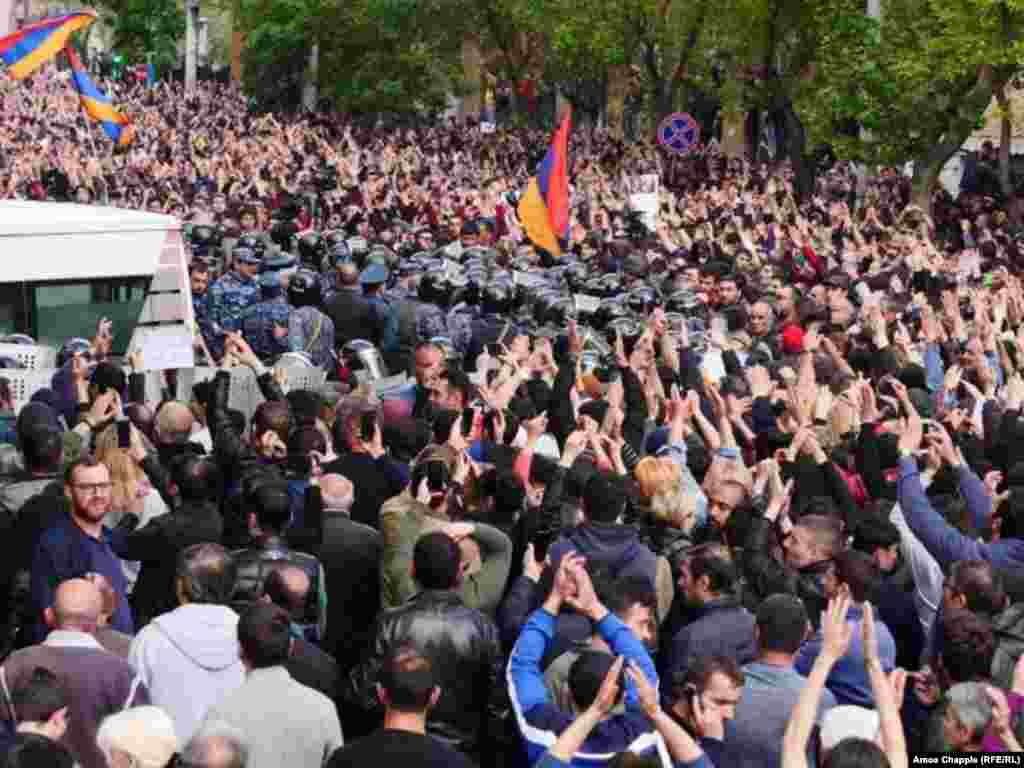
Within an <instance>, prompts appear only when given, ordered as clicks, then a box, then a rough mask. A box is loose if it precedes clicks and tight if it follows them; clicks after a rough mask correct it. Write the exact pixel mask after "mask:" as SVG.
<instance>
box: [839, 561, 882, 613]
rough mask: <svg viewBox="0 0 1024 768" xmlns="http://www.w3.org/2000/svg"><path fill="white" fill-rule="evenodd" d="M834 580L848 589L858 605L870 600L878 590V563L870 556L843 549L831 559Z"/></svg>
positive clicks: (879, 575)
mask: <svg viewBox="0 0 1024 768" xmlns="http://www.w3.org/2000/svg"><path fill="white" fill-rule="evenodd" d="M832 565H833V567H834V568H835V572H836V578H837V579H838V580H839V582H840V583H841V584H845V585H846V586H848V587H849V588H850V595H851V596H852V597H853V599H854V600H855V601H856V602H858V603H863V602H864V601H865V600H870V599H871V598H872V597H873V596H874V594H875V593H876V591H877V590H878V587H879V584H880V582H881V574H880V573H879V570H878V563H876V562H875V560H874V558H872V557H871V555H866V554H864V553H863V552H858V551H857V550H855V549H844V550H843V551H842V552H839V553H837V554H836V556H835V557H834V558H833V559H832Z"/></svg>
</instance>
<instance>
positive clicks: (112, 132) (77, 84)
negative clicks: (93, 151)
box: [65, 46, 133, 145]
mask: <svg viewBox="0 0 1024 768" xmlns="http://www.w3.org/2000/svg"><path fill="white" fill-rule="evenodd" d="M65 53H67V56H68V61H70V62H71V85H72V86H74V89H75V90H76V91H78V97H79V98H80V99H81V100H82V109H84V110H85V114H87V115H88V116H89V117H91V118H92V119H93V120H95V121H97V122H98V123H100V124H101V125H102V126H103V130H104V132H105V133H106V134H107V136H109V137H110V138H111V140H112V141H113V142H114V143H115V144H122V145H124V144H130V143H131V140H132V133H133V131H132V126H131V121H130V120H129V119H128V118H127V117H125V116H124V115H122V114H121V113H120V112H118V111H117V110H116V109H114V105H113V104H111V103H110V99H109V98H107V95H106V94H105V93H103V91H101V90H100V89H99V88H97V87H96V83H94V82H93V81H92V78H91V77H89V73H88V72H86V71H85V67H83V66H82V62H81V60H80V59H79V58H78V54H77V53H75V49H74V48H72V47H71V46H68V47H67V49H66V51H65Z"/></svg>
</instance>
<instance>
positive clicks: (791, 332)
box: [782, 325, 804, 355]
mask: <svg viewBox="0 0 1024 768" xmlns="http://www.w3.org/2000/svg"><path fill="white" fill-rule="evenodd" d="M782 351H783V352H784V353H786V354H787V355H799V354H800V353H801V352H803V351H804V329H803V328H801V327H800V326H799V325H790V326H787V327H786V329H785V330H784V331H783V332H782Z"/></svg>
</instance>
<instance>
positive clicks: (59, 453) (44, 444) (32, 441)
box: [21, 427, 64, 470]
mask: <svg viewBox="0 0 1024 768" xmlns="http://www.w3.org/2000/svg"><path fill="white" fill-rule="evenodd" d="M21 450H22V453H24V455H25V465H26V468H27V469H35V470H50V469H57V468H58V467H60V464H61V461H62V460H63V458H64V435H63V434H61V431H60V430H59V429H56V428H54V427H33V428H31V429H27V430H26V431H25V433H24V434H23V435H22V436H21Z"/></svg>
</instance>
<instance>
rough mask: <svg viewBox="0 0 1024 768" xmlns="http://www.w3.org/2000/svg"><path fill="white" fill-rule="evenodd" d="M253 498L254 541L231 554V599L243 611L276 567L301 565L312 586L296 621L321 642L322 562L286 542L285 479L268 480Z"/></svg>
mask: <svg viewBox="0 0 1024 768" xmlns="http://www.w3.org/2000/svg"><path fill="white" fill-rule="evenodd" d="M253 498H254V506H255V509H256V511H255V512H252V511H250V512H249V525H250V527H251V528H252V533H253V539H254V541H255V544H254V546H252V547H249V548H248V549H242V550H239V551H237V552H234V553H233V555H232V556H233V558H234V561H235V565H236V567H237V568H238V579H237V581H236V582H235V591H234V594H233V595H232V597H231V602H232V604H233V605H234V606H235V609H236V610H238V611H239V612H240V613H241V612H243V611H244V610H245V609H246V608H247V607H248V606H249V605H250V604H252V603H254V602H256V601H257V600H259V599H260V598H262V597H263V594H264V592H263V585H264V584H265V583H266V579H267V576H268V575H269V574H270V572H271V571H272V570H273V569H274V568H276V567H278V566H280V565H283V564H290V565H294V566H296V567H298V568H301V569H302V570H303V571H304V572H305V574H306V576H307V577H308V578H309V583H310V588H309V592H308V599H307V600H306V605H305V610H304V611H302V613H301V616H300V617H299V619H298V620H297V621H296V623H297V624H298V625H299V626H300V627H301V628H302V630H303V636H304V637H306V638H307V639H309V640H311V641H313V642H320V639H321V638H322V637H323V636H324V617H325V615H326V612H327V593H326V591H325V588H324V581H325V579H324V572H323V566H322V565H320V561H319V560H318V559H317V558H315V557H314V556H313V555H308V554H306V553H304V552H296V551H295V550H293V549H291V548H289V546H288V544H287V543H286V542H285V539H284V531H285V529H286V528H287V527H288V521H289V516H290V499H289V497H288V489H287V487H286V486H285V485H284V484H283V483H268V484H267V485H264V486H262V487H260V488H258V489H257V490H256V492H255V494H254V497H253Z"/></svg>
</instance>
